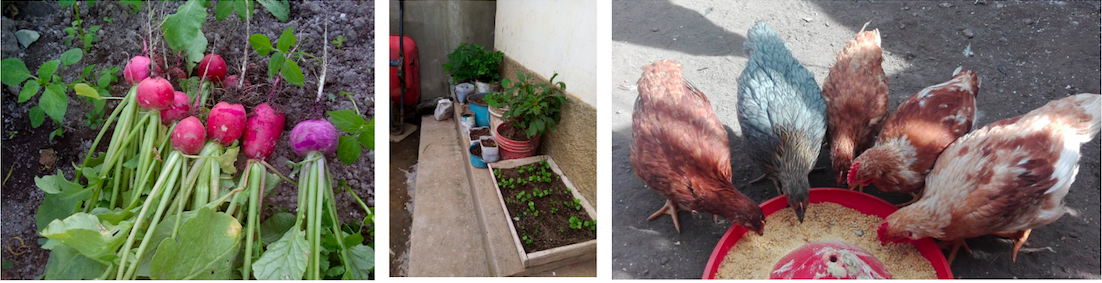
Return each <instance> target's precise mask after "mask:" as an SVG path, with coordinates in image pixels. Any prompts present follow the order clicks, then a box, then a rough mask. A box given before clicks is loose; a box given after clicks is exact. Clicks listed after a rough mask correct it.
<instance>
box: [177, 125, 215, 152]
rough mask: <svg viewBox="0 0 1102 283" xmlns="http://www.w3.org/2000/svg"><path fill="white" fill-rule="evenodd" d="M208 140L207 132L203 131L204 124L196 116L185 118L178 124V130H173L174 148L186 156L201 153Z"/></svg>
mask: <svg viewBox="0 0 1102 283" xmlns="http://www.w3.org/2000/svg"><path fill="white" fill-rule="evenodd" d="M206 139H207V132H205V131H203V122H200V121H199V118H195V116H190V117H187V118H184V120H181V121H180V123H178V124H176V129H174V130H172V148H175V149H176V150H178V151H180V152H183V153H185V154H189V155H195V154H196V153H199V150H201V149H203V142H204V141H206Z"/></svg>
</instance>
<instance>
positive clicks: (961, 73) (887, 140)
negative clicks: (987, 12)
mask: <svg viewBox="0 0 1102 283" xmlns="http://www.w3.org/2000/svg"><path fill="white" fill-rule="evenodd" d="M979 88H980V79H979V77H978V76H976V74H975V73H973V72H972V71H969V70H963V69H962V68H960V67H958V68H957V69H956V70H955V71H954V72H953V78H952V79H950V80H949V81H946V82H943V83H940V84H936V85H933V86H929V87H926V88H925V89H923V90H922V91H919V92H918V93H916V94H914V95H912V96H911V97H910V98H908V99H907V100H906V101H903V103H900V104H899V107H898V108H897V109H896V110H895V112H894V113H892V114H891V115H890V116H888V120H887V121H885V122H884V128H883V129H881V131H880V136H879V137H878V138H877V141H876V145H875V146H873V147H872V148H870V149H868V150H866V151H865V152H864V153H862V154H861V155H860V156H858V157H857V158H856V159H854V160H853V165H852V167H851V168H850V169H849V176H848V181H849V185H850V187H851V188H852V187H854V186H867V185H869V184H870V183H871V184H873V185H876V188H877V189H879V190H881V191H884V192H893V193H912V192H914V191H916V190H918V189H921V188H922V187H923V185H924V180H925V178H926V173H928V172H929V171H930V168H931V167H933V166H934V161H936V160H937V157H938V155H939V154H941V151H942V150H943V149H945V147H946V146H948V145H949V144H950V143H952V142H953V141H955V140H956V139H957V138H959V137H960V136H963V135H964V134H967V133H968V132H970V131H971V130H972V127H973V120H974V118H975V113H976V95H977V94H978V93H979ZM917 199H918V197H917V194H916V195H915V198H914V200H917ZM912 201H913V200H912Z"/></svg>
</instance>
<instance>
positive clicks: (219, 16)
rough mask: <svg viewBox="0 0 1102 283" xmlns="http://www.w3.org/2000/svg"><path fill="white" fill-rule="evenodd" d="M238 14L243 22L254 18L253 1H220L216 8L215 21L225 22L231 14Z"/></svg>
mask: <svg viewBox="0 0 1102 283" xmlns="http://www.w3.org/2000/svg"><path fill="white" fill-rule="evenodd" d="M234 12H236V13H237V17H238V18H241V19H242V20H248V19H249V18H251V17H252V12H253V1H252V0H220V1H218V6H215V7H214V19H215V20H219V21H221V20H223V19H225V18H226V17H228V16H229V15H230V14H234Z"/></svg>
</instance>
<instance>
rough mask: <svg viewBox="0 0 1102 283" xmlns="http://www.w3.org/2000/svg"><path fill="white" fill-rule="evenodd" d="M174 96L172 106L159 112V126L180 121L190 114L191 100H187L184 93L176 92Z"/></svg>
mask: <svg viewBox="0 0 1102 283" xmlns="http://www.w3.org/2000/svg"><path fill="white" fill-rule="evenodd" d="M174 96H175V98H174V99H173V100H174V102H173V104H172V106H171V107H168V108H166V109H162V110H161V124H164V125H168V124H172V122H176V121H180V120H181V119H184V118H185V117H187V116H188V113H190V112H191V104H190V103H189V102H191V101H190V100H191V99H190V98H188V96H187V94H186V93H184V92H182V91H177V92H176V94H175V95H174Z"/></svg>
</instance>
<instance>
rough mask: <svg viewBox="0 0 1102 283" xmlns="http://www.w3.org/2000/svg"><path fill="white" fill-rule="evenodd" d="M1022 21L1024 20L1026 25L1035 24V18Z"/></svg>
mask: <svg viewBox="0 0 1102 283" xmlns="http://www.w3.org/2000/svg"><path fill="white" fill-rule="evenodd" d="M1022 22H1025V24H1027V25H1033V24H1036V23H1037V20H1034V19H1025V20H1022Z"/></svg>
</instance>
